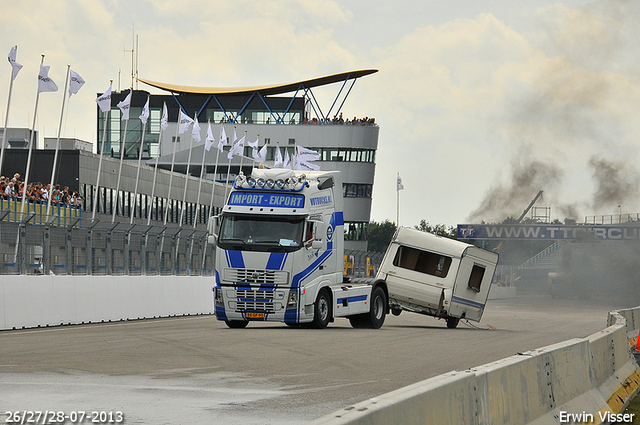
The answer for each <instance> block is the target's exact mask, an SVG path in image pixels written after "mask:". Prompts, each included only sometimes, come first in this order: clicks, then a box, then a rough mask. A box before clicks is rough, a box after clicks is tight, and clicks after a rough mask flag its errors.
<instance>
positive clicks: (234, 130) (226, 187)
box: [222, 125, 238, 203]
mask: <svg viewBox="0 0 640 425" xmlns="http://www.w3.org/2000/svg"><path fill="white" fill-rule="evenodd" d="M237 140H238V136H237V135H236V126H235V125H234V126H233V144H232V145H231V149H233V146H234V145H235V144H236V141H237ZM232 159H233V155H231V158H229V165H228V166H227V178H226V179H225V186H224V199H223V200H222V202H223V203H225V202H226V201H227V189H229V176H230V175H231V160H232Z"/></svg>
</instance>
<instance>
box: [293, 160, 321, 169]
mask: <svg viewBox="0 0 640 425" xmlns="http://www.w3.org/2000/svg"><path fill="white" fill-rule="evenodd" d="M319 169H320V167H319V166H318V165H316V164H311V163H309V162H306V161H300V158H298V161H296V170H303V171H318V170H319Z"/></svg>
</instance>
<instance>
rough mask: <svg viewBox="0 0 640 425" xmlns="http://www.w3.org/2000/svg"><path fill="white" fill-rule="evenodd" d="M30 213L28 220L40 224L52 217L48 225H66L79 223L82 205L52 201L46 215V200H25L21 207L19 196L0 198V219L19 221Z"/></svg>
mask: <svg viewBox="0 0 640 425" xmlns="http://www.w3.org/2000/svg"><path fill="white" fill-rule="evenodd" d="M31 213H33V216H32V218H31V219H30V222H31V223H33V224H41V225H44V224H46V223H47V222H49V221H50V220H51V219H54V221H51V223H50V225H53V226H64V227H66V226H70V225H72V224H73V225H79V223H80V220H81V219H82V207H81V206H79V205H78V206H76V205H66V204H59V203H52V204H51V210H50V211H49V214H48V215H47V203H46V202H40V201H28V200H25V203H24V207H23V206H22V200H21V199H20V198H5V199H0V220H4V221H7V222H13V223H20V222H21V221H23V220H25V218H26V217H27V215H29V214H31Z"/></svg>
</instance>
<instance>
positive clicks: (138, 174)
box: [129, 96, 153, 224]
mask: <svg viewBox="0 0 640 425" xmlns="http://www.w3.org/2000/svg"><path fill="white" fill-rule="evenodd" d="M150 97H151V96H147V102H149V98H150ZM142 113H143V114H144V109H143V111H142ZM140 122H142V120H140ZM146 130H147V119H146V118H145V120H144V122H142V139H140V151H139V152H138V171H137V172H136V186H135V189H134V191H133V213H132V214H131V218H130V219H129V224H133V216H134V215H136V206H137V205H138V182H139V180H140V165H141V163H142V149H143V148H144V134H145V131H146ZM151 202H153V197H152V198H151Z"/></svg>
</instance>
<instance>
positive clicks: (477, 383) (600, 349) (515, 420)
mask: <svg viewBox="0 0 640 425" xmlns="http://www.w3.org/2000/svg"><path fill="white" fill-rule="evenodd" d="M625 318H628V319H629V321H627V320H625ZM608 324H610V326H609V327H608V328H606V329H604V330H602V331H600V332H597V333H595V334H593V335H591V336H589V337H588V338H580V339H572V340H569V341H565V342H562V343H559V344H555V345H551V346H548V347H544V348H540V349H538V350H532V351H528V352H526V353H522V354H519V355H516V356H512V357H509V358H506V359H503V360H499V361H497V362H494V363H489V364H486V365H483V366H480V367H477V368H474V369H469V370H466V371H462V372H458V371H456V372H450V373H447V374H444V375H440V376H437V377H435V378H431V379H428V380H426V381H422V382H419V383H416V384H414V385H411V386H408V387H405V388H401V389H399V390H396V391H393V392H391V393H388V394H384V395H382V396H380V397H376V398H372V399H370V400H367V401H364V402H362V403H358V404H356V405H354V406H349V407H347V408H345V409H342V410H339V411H337V412H335V413H332V414H329V415H326V416H324V417H322V418H320V419H317V420H315V421H313V422H311V423H310V425H394V424H397V425H411V424H416V425H417V424H438V425H440V424H451V425H463V424H473V425H485V424H486V425H488V424H491V425H501V424H504V425H507V424H510V425H520V424H522V425H525V424H527V425H547V424H548V425H552V424H553V425H557V424H558V423H583V422H584V423H594V424H599V423H608V421H607V420H606V419H607V416H606V415H608V414H618V413H620V412H622V411H623V409H624V408H625V406H626V405H627V404H628V403H629V402H630V401H631V399H632V398H633V397H634V396H635V395H636V393H637V392H638V388H639V386H640V368H638V365H637V363H636V362H635V360H634V359H633V357H632V356H631V355H630V353H629V346H628V339H627V333H634V332H635V333H636V335H637V330H638V327H639V325H640V307H637V308H635V309H629V310H621V311H618V312H611V313H609V318H608ZM568 414H575V415H583V416H581V417H569V416H567V415H568ZM602 418H604V420H603V419H602ZM571 419H574V420H573V421H571Z"/></svg>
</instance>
